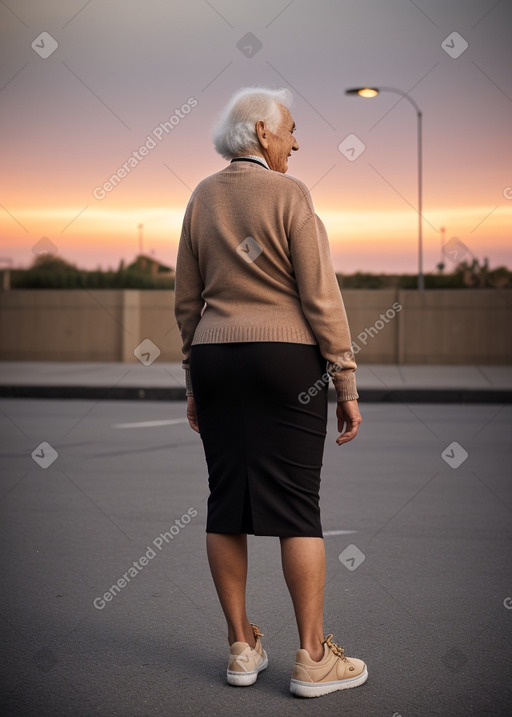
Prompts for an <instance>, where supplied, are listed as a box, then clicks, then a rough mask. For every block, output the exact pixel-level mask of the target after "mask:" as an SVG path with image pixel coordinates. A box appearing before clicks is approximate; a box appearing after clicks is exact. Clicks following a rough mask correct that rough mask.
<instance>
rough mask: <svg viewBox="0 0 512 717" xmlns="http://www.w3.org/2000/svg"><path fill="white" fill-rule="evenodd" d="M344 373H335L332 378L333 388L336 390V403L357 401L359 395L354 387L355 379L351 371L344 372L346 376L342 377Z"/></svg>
mask: <svg viewBox="0 0 512 717" xmlns="http://www.w3.org/2000/svg"><path fill="white" fill-rule="evenodd" d="M343 373H344V372H339V373H336V374H335V375H334V376H333V377H332V381H333V383H334V388H335V389H336V396H337V401H338V403H340V402H342V401H357V399H358V398H359V394H358V392H357V387H356V377H355V373H354V372H353V371H350V372H348V371H347V372H346V373H347V375H346V376H343V375H342V374H343Z"/></svg>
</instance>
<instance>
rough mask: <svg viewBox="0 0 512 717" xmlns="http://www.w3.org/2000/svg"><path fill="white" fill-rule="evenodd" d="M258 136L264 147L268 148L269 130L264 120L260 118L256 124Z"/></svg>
mask: <svg viewBox="0 0 512 717" xmlns="http://www.w3.org/2000/svg"><path fill="white" fill-rule="evenodd" d="M255 130H256V136H257V137H258V141H259V143H260V144H261V146H262V147H263V148H264V149H268V130H267V128H266V127H265V122H263V120H258V121H257V122H256V125H255Z"/></svg>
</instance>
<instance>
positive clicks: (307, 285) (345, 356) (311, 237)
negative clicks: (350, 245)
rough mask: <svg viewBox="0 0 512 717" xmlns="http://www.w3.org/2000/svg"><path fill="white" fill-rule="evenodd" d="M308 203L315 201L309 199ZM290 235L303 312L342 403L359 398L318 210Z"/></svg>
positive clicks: (343, 313)
mask: <svg viewBox="0 0 512 717" xmlns="http://www.w3.org/2000/svg"><path fill="white" fill-rule="evenodd" d="M307 199H308V200H309V201H308V204H309V203H310V202H311V199H310V198H309V197H307ZM310 206H311V212H310V213H309V212H308V213H307V215H306V217H305V218H304V215H303V218H302V221H301V224H299V225H298V226H297V227H295V228H294V229H293V230H292V232H291V235H290V253H291V259H292V264H293V270H294V274H295V278H296V281H297V286H298V290H299V296H300V301H301V305H302V310H303V312H304V315H305V316H306V319H307V320H308V322H309V325H310V326H311V329H312V331H313V334H314V335H315V338H316V340H317V342H318V346H319V348H320V351H321V353H322V356H323V357H324V358H325V359H326V361H327V362H328V372H329V374H330V375H331V377H332V380H333V383H334V387H335V389H336V393H337V396H338V401H350V400H353V399H357V398H359V396H358V393H357V388H356V380H355V371H356V369H357V365H356V362H355V358H354V352H353V350H352V341H351V337H350V329H349V326H348V320H347V314H346V311H345V306H344V304H343V299H342V296H341V292H340V289H339V285H338V280H337V278H336V274H335V272H334V267H333V265H332V260H331V254H330V249H329V241H328V239H327V232H326V231H325V227H324V225H323V223H322V222H321V221H320V219H319V218H318V217H317V216H316V214H315V213H314V211H313V210H312V203H311V204H310Z"/></svg>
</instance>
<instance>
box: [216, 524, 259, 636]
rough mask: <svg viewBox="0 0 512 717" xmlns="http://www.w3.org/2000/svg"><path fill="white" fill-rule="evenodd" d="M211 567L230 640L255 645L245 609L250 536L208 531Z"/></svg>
mask: <svg viewBox="0 0 512 717" xmlns="http://www.w3.org/2000/svg"><path fill="white" fill-rule="evenodd" d="M206 551H207V554H208V562H209V563H210V570H211V573H212V577H213V582H214V583H215V588H216V590H217V595H218V596H219V600H220V604H221V606H222V609H223V611H224V615H225V616H226V622H227V625H228V641H229V644H230V645H232V644H233V643H234V642H248V643H249V645H250V646H251V647H254V645H255V644H256V642H255V638H254V633H253V631H252V627H251V625H250V623H249V620H248V618H247V613H246V610H245V586H246V583H247V535H224V534H222V533H207V535H206Z"/></svg>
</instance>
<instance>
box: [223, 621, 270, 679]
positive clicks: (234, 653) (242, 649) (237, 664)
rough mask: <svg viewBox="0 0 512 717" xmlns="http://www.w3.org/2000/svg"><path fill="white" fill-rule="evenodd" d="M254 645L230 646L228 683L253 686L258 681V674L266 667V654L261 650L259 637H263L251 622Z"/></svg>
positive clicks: (238, 644)
mask: <svg viewBox="0 0 512 717" xmlns="http://www.w3.org/2000/svg"><path fill="white" fill-rule="evenodd" d="M251 627H252V631H253V633H254V637H255V638H256V645H255V646H254V647H250V645H249V643H247V642H234V643H233V644H232V645H231V648H230V652H231V654H230V655H229V664H228V682H229V684H230V685H236V686H237V687H247V685H253V684H254V683H255V682H256V680H257V679H258V672H261V671H262V670H264V669H265V668H266V667H267V665H268V658H267V653H266V652H265V650H264V649H263V646H262V644H261V640H260V637H263V635H262V633H261V632H260V629H259V627H258V626H257V625H254V624H253V623H252V622H251Z"/></svg>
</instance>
